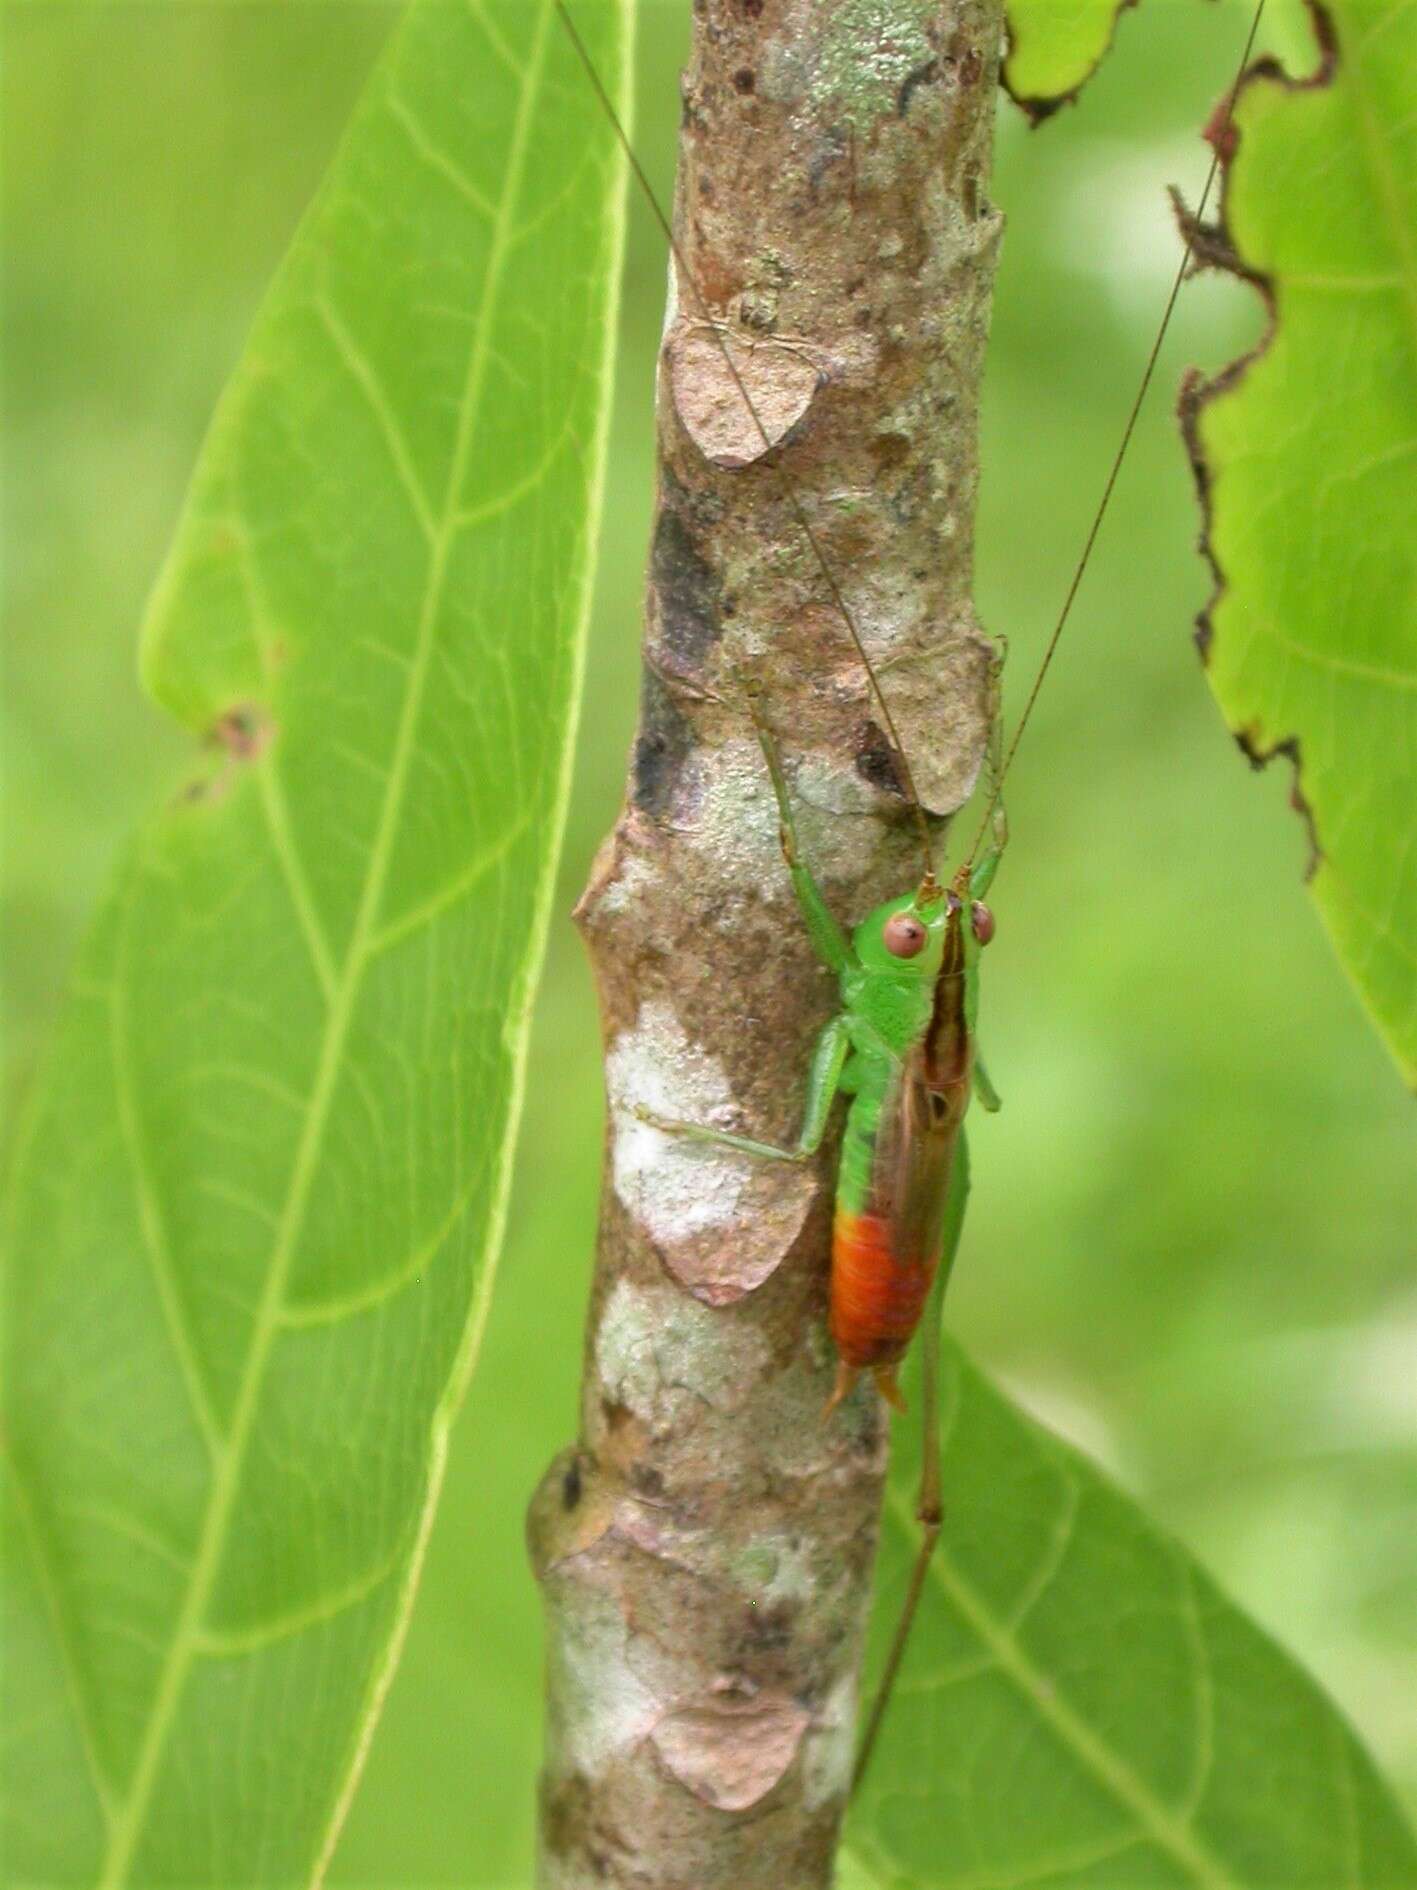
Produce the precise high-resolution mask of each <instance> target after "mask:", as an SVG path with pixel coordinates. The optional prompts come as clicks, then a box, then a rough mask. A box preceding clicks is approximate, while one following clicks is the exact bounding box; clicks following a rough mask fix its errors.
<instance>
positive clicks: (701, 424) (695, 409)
mask: <svg viewBox="0 0 1417 1890" xmlns="http://www.w3.org/2000/svg"><path fill="white" fill-rule="evenodd" d="M725 350H726V351H727V353H728V355H729V356H731V358H732V362H733V367H732V368H730V367H729V364H728V361H727V360H725V359H724V353H725ZM665 352H666V354H667V356H668V361H669V385H670V388H671V390H672V391H673V395H674V408H675V412H676V413H677V414H678V415H679V418H680V420H681V421H682V422H683V424H684V428H685V430H686V432H687V433H688V435H689V437H690V438H691V439H692V440H693V442H694V444H695V446H697V447H698V449H699V451H700V452H701V453H702V454H703V456H704V458H705V459H706V460H708V461H709V462H710V464H712V465H714V466H724V467H730V468H732V467H739V466H751V465H752V463H753V461H754V460H757V459H761V458H762V457H763V455H764V454H765V453H767V452H769V451H770V450H771V449H772V448H773V447H774V446H777V445H778V444H779V443H780V442H781V441H782V440H784V439H786V437H787V435H788V434H789V433H790V432H791V431H792V429H793V428H794V427H795V426H797V425H798V424H799V422H800V421H801V420H802V419H803V418H804V416H805V415H806V412H807V409H808V408H809V407H810V406H811V404H812V402H813V400H814V399H815V398H816V396H817V392H818V389H819V388H821V387H822V386H824V385H825V383H826V378H827V377H826V375H825V373H824V372H823V371H822V369H821V368H820V367H819V366H818V365H817V364H816V363H815V362H814V361H813V360H812V359H811V358H810V357H809V355H808V354H807V352H806V350H805V349H803V348H801V347H799V346H794V345H793V344H792V343H790V342H785V341H775V340H772V339H770V338H769V339H764V340H754V341H752V342H745V341H740V340H739V339H738V338H737V337H736V336H734V335H732V334H730V333H729V332H728V331H726V330H725V329H722V328H719V329H717V330H716V331H715V330H714V329H711V328H710V327H709V326H708V325H707V323H702V322H699V323H695V324H694V325H693V326H692V327H684V328H681V330H680V331H679V333H678V334H676V335H675V336H674V337H673V339H672V340H671V341H670V342H669V343H668V346H667V348H666V351H665ZM734 368H736V369H737V378H735V376H734V372H733V369H734ZM739 381H741V382H742V386H741V387H740V386H739ZM744 388H746V389H747V392H748V397H749V399H750V400H751V401H752V407H753V410H752V411H750V410H749V407H748V405H747V403H746V402H745V401H744V399H743V389H744ZM754 412H756V415H757V418H756V419H755V418H754Z"/></svg>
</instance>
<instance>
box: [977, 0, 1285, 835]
mask: <svg viewBox="0 0 1417 1890" xmlns="http://www.w3.org/2000/svg"><path fill="white" fill-rule="evenodd" d="M1264 9H1265V0H1259V4H1258V5H1257V6H1256V8H1255V12H1254V18H1253V19H1252V20H1251V21H1250V30H1249V33H1248V35H1247V36H1246V39H1245V50H1244V51H1243V52H1242V53H1241V55H1240V63H1239V66H1238V67H1237V68H1236V71H1235V78H1234V81H1233V83H1232V84H1231V87H1230V90H1229V92H1228V93H1227V95H1226V99H1225V110H1224V112H1223V113H1222V114H1221V115H1220V117H1219V120H1218V123H1217V124H1216V129H1215V130H1214V131H1213V132H1212V133H1211V144H1212V147H1213V148H1212V153H1211V159H1210V169H1209V170H1208V171H1207V173H1206V179H1205V189H1204V190H1203V191H1202V192H1201V199H1200V203H1199V205H1198V206H1197V209H1196V213H1195V216H1194V217H1193V218H1192V219H1191V221H1190V223H1189V225H1188V227H1187V230H1186V246H1185V250H1184V251H1183V253H1182V256H1181V263H1180V267H1179V268H1178V269H1177V271H1176V278H1175V280H1174V281H1173V282H1172V284H1171V292H1170V294H1169V295H1168V296H1167V298H1166V307H1165V309H1164V310H1163V311H1162V316H1161V326H1160V327H1159V328H1158V329H1157V331H1156V339H1155V341H1153V343H1152V344H1151V353H1150V354H1149V355H1148V356H1147V361H1146V366H1145V368H1143V370H1142V377H1141V383H1140V385H1139V386H1138V388H1137V392H1136V398H1135V400H1133V402H1132V408H1131V412H1130V413H1129V414H1128V415H1127V424H1126V426H1125V427H1124V428H1123V430H1122V439H1121V443H1120V445H1119V446H1118V448H1117V451H1116V454H1115V456H1114V457H1113V460H1112V466H1111V470H1110V471H1109V472H1108V474H1107V482H1106V484H1105V485H1104V486H1103V488H1102V497H1101V498H1100V499H1099V500H1098V503H1097V510H1096V511H1095V512H1094V513H1093V515H1092V524H1091V525H1090V526H1089V527H1088V533H1087V537H1086V539H1085V540H1084V541H1083V547H1082V555H1081V556H1080V557H1079V559H1078V561H1077V566H1076V568H1075V569H1074V571H1073V577H1072V582H1071V583H1070V584H1069V586H1068V592H1067V596H1066V597H1065V598H1064V599H1063V608H1062V609H1061V610H1060V611H1059V612H1058V617H1057V621H1056V622H1055V623H1054V625H1053V633H1052V635H1051V636H1050V637H1049V639H1048V644H1047V647H1046V648H1045V650H1044V652H1043V660H1042V662H1041V663H1040V664H1039V665H1038V672H1037V674H1036V675H1035V676H1034V678H1033V687H1032V688H1031V689H1030V690H1029V692H1028V700H1027V701H1026V702H1025V703H1024V705H1023V713H1022V714H1021V715H1020V716H1019V719H1018V726H1017V727H1016V728H1015V729H1014V732H1013V739H1012V740H1011V741H1010V743H1009V745H1008V749H1007V752H1006V753H1005V755H1004V760H1003V765H1002V766H1001V767H1000V768H999V770H998V772H997V773H996V774H995V776H994V779H993V783H992V785H991V787H990V790H989V797H988V800H987V801H986V802H985V806H984V814H983V818H982V819H981V820H980V822H979V831H978V833H976V834H975V836H974V842H973V845H972V846H971V847H970V849H969V864H970V865H971V866H972V865H973V864H974V859H975V856H976V854H977V853H978V852H979V845H980V842H981V841H982V840H983V838H984V835H985V833H986V831H987V830H988V826H989V822H990V819H991V818H992V816H993V813H994V809H995V808H996V807H997V806H998V804H999V797H1000V795H1001V794H1002V793H1003V789H1004V781H1005V779H1006V777H1007V775H1008V772H1009V769H1010V768H1011V767H1012V766H1013V765H1014V756H1015V755H1016V754H1017V753H1018V745H1019V743H1020V742H1021V741H1022V740H1023V731H1024V730H1025V729H1026V728H1027V727H1028V720H1029V717H1030V716H1031V715H1032V714H1033V709H1034V704H1035V703H1036V702H1037V701H1038V696H1039V692H1040V690H1041V689H1042V687H1043V679H1044V677H1045V676H1046V675H1047V674H1048V671H1049V669H1050V668H1051V667H1052V663H1053V658H1054V657H1055V656H1056V655H1057V652H1058V644H1059V642H1060V641H1061V640H1062V635H1063V630H1064V627H1065V625H1066V624H1067V621H1068V618H1069V616H1070V615H1071V614H1072V608H1073V602H1074V599H1075V598H1076V597H1077V594H1078V590H1079V588H1080V587H1081V584H1082V580H1083V576H1084V573H1085V572H1086V570H1087V566H1088V561H1089V559H1090V558H1091V557H1092V548H1093V546H1094V545H1095V544H1096V543H1097V534H1098V533H1099V532H1100V531H1101V529H1102V521H1103V519H1104V518H1106V516H1107V508H1108V506H1109V505H1110V504H1111V503H1112V493H1113V491H1114V489H1115V487H1116V484H1117V478H1118V475H1119V474H1120V473H1121V470H1122V462H1123V460H1124V459H1125V458H1126V457H1127V448H1128V447H1129V446H1130V445H1131V443H1132V435H1133V434H1134V433H1135V432H1136V426H1137V421H1138V419H1139V418H1140V417H1141V410H1142V407H1143V405H1144V404H1145V401H1146V396H1147V392H1148V390H1149V389H1150V387H1151V381H1152V376H1153V375H1154V374H1155V372H1156V364H1157V361H1158V360H1159V359H1160V356H1161V349H1162V345H1163V343H1164V342H1165V340H1166V331H1167V329H1168V328H1169V327H1170V326H1171V317H1172V314H1173V313H1174V312H1175V308H1176V302H1177V300H1178V298H1179V296H1180V293H1181V286H1182V284H1183V283H1184V282H1185V280H1186V272H1187V270H1188V269H1189V268H1190V266H1191V257H1192V256H1193V255H1194V253H1195V246H1196V231H1197V229H1198V228H1199V226H1200V222H1201V219H1202V217H1203V216H1204V215H1205V211H1206V205H1207V204H1208V203H1209V202H1210V193H1211V190H1212V189H1213V188H1214V185H1215V179H1216V175H1217V173H1218V172H1219V169H1220V153H1221V150H1222V149H1223V147H1224V143H1225V133H1226V132H1227V131H1228V130H1229V128H1230V119H1231V115H1232V113H1233V112H1234V109H1235V98H1236V94H1237V93H1238V92H1239V90H1240V81H1241V79H1243V78H1244V76H1245V68H1246V67H1247V66H1248V65H1249V63H1250V54H1251V52H1252V51H1253V50H1254V44H1255V36H1256V34H1257V33H1258V32H1259V30H1260V20H1261V19H1262V18H1263V16H1264Z"/></svg>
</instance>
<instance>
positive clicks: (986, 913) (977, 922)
mask: <svg viewBox="0 0 1417 1890" xmlns="http://www.w3.org/2000/svg"><path fill="white" fill-rule="evenodd" d="M969 923H970V924H971V925H972V926H973V927H974V936H975V937H976V938H977V939H978V940H979V943H980V944H981V945H987V944H988V943H989V941H990V939H991V938H993V936H994V915H993V913H992V912H991V911H990V910H989V908H988V906H986V905H985V903H984V901H983V900H982V899H976V900H975V902H974V904H973V905H972V906H971V907H970V909H969Z"/></svg>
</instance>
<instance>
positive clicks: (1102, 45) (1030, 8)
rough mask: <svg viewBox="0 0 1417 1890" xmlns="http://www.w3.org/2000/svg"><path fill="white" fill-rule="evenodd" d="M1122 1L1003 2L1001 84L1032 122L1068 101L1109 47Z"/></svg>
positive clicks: (1017, 0)
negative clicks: (1005, 41) (1005, 27)
mask: <svg viewBox="0 0 1417 1890" xmlns="http://www.w3.org/2000/svg"><path fill="white" fill-rule="evenodd" d="M1127 3H1128V0H1008V5H1007V14H1008V23H1009V50H1008V56H1007V58H1006V59H1005V61H1004V83H1005V85H1007V86H1008V88H1009V91H1010V92H1011V93H1012V94H1013V96H1014V97H1015V98H1016V99H1017V100H1018V102H1019V104H1020V105H1022V106H1024V107H1025V109H1026V110H1028V111H1029V112H1031V113H1032V114H1033V115H1034V116H1035V117H1039V118H1042V117H1046V116H1047V114H1048V113H1049V112H1051V111H1053V110H1055V109H1056V108H1057V107H1058V106H1059V105H1061V104H1063V103H1064V102H1065V101H1066V100H1068V99H1070V98H1072V97H1073V96H1074V94H1075V93H1076V92H1077V91H1078V89H1079V87H1080V86H1082V85H1083V84H1084V83H1085V82H1086V81H1087V79H1088V78H1089V77H1090V76H1091V74H1092V73H1093V72H1095V71H1096V69H1097V66H1098V64H1099V63H1100V61H1101V60H1102V58H1103V55H1104V54H1105V53H1106V51H1107V48H1108V47H1109V46H1110V45H1111V43H1112V35H1113V33H1114V32H1115V31H1116V29H1117V16H1118V14H1119V13H1120V12H1121V10H1122V8H1123V6H1125V5H1126V4H1127Z"/></svg>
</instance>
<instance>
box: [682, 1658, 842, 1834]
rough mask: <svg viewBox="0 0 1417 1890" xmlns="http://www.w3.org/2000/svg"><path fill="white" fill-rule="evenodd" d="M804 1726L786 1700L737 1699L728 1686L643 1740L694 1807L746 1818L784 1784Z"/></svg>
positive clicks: (802, 1712)
mask: <svg viewBox="0 0 1417 1890" xmlns="http://www.w3.org/2000/svg"><path fill="white" fill-rule="evenodd" d="M810 1719H811V1715H810V1714H809V1713H808V1712H807V1711H806V1709H805V1708H804V1707H801V1706H799V1705H798V1704H797V1702H796V1701H795V1700H794V1699H792V1698H791V1697H790V1696H789V1695H786V1694H773V1693H759V1694H756V1695H754V1694H744V1693H742V1692H741V1691H738V1690H736V1689H734V1688H732V1686H731V1684H730V1685H728V1686H727V1687H725V1688H724V1690H722V1691H717V1690H715V1691H711V1692H710V1693H709V1694H708V1695H707V1696H705V1697H704V1698H701V1699H699V1700H695V1701H690V1702H689V1703H687V1704H686V1705H683V1706H677V1707H675V1708H674V1709H673V1710H672V1711H671V1712H668V1713H666V1714H665V1715H664V1717H663V1718H662V1719H661V1720H660V1721H659V1722H658V1723H657V1724H656V1726H655V1728H654V1731H653V1732H652V1733H651V1734H650V1738H651V1740H652V1741H653V1744H654V1748H655V1751H656V1752H657V1753H658V1754H659V1757H660V1759H661V1760H662V1761H663V1763H664V1764H665V1766H666V1767H667V1768H668V1769H669V1771H670V1772H671V1773H672V1774H673V1775H674V1777H675V1778H676V1779H678V1781H679V1783H680V1784H681V1785H682V1786H683V1787H684V1789H685V1790H686V1791H688V1792H692V1794H693V1795H694V1797H695V1798H697V1799H699V1800H700V1802H701V1803H703V1804H706V1805H712V1806H714V1807H715V1808H716V1809H717V1810H719V1811H746V1810H747V1809H748V1807H749V1806H750V1805H756V1804H757V1803H758V1802H759V1800H760V1799H763V1798H766V1797H767V1795H768V1793H769V1792H770V1791H771V1790H772V1789H773V1787H774V1786H775V1785H776V1784H778V1783H779V1781H780V1780H781V1779H782V1778H783V1777H784V1776H785V1774H786V1772H787V1768H788V1767H789V1766H790V1765H791V1764H792V1761H793V1760H794V1759H795V1758H796V1756H797V1749H798V1747H799V1746H800V1745H801V1743H802V1735H803V1734H804V1733H805V1732H806V1730H807V1726H808V1724H809V1722H810Z"/></svg>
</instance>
